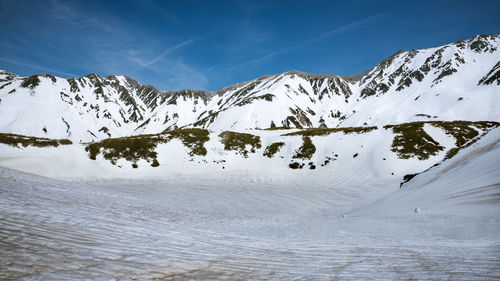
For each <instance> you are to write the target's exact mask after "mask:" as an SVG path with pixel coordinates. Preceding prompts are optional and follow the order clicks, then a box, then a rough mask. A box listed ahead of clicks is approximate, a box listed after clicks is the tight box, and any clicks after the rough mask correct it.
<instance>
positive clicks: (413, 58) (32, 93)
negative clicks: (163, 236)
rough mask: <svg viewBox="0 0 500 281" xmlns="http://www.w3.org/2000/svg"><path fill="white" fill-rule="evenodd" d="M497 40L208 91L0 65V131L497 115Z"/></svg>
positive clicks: (71, 133)
mask: <svg viewBox="0 0 500 281" xmlns="http://www.w3.org/2000/svg"><path fill="white" fill-rule="evenodd" d="M499 46H500V36H499V35H478V36H474V37H473V38H470V39H466V40H460V41H457V42H454V43H451V44H447V45H444V46H440V47H433V48H427V49H417V50H410V51H398V52H397V53H395V54H394V55H392V56H390V57H388V58H386V59H384V60H382V61H381V62H380V63H378V64H377V65H376V66H374V67H373V68H372V69H370V70H368V71H366V72H364V73H361V74H356V75H348V76H338V75H335V74H325V75H317V74H310V73H305V72H301V71H297V70H290V71H287V72H285V73H280V74H274V75H265V76H261V77H259V78H257V79H254V80H251V81H246V82H243V83H238V84H233V85H230V86H227V87H225V88H222V89H220V90H217V91H213V92H212V91H202V90H194V89H184V90H181V91H160V90H158V89H156V88H154V87H153V86H151V85H143V84H141V83H140V82H138V81H136V80H134V79H133V78H130V77H127V76H114V75H109V76H100V75H98V74H96V73H93V74H89V75H86V76H83V77H75V78H67V79H65V78H59V77H55V76H53V75H50V74H36V75H32V76H29V77H20V76H17V75H15V74H12V73H10V72H8V71H5V70H2V71H0V131H1V132H11V133H19V134H24V135H33V136H41V137H53V138H70V139H73V140H82V141H89V140H93V139H102V138H107V137H118V136H126V135H131V134H142V133H158V132H162V131H165V130H172V129H175V128H182V127H199V128H208V129H211V130H245V129H256V128H261V129H262V128H269V127H271V125H272V124H274V125H275V126H285V127H297V128H307V127H336V126H363V125H383V124H395V123H401V122H408V121H415V120H428V119H437V118H439V119H442V120H457V119H464V120H492V121H498V120H500V112H498V110H497V109H498V108H499V107H500V104H499V101H498V95H499V94H500V87H499V85H500V67H499V65H500V51H499Z"/></svg>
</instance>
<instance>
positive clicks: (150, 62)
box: [132, 37, 201, 67]
mask: <svg viewBox="0 0 500 281" xmlns="http://www.w3.org/2000/svg"><path fill="white" fill-rule="evenodd" d="M200 38H201V37H196V38H193V39H189V40H186V41H183V42H181V43H179V44H177V45H175V46H172V47H169V48H167V49H165V50H164V51H163V52H162V53H161V54H160V55H159V56H157V57H155V58H154V59H152V60H150V61H147V62H142V60H140V59H138V58H137V57H134V58H133V59H132V60H133V61H135V62H136V63H138V64H139V65H140V66H141V67H148V66H150V65H152V64H155V63H156V62H158V61H159V60H161V59H162V58H163V57H165V56H166V55H167V54H169V53H171V52H173V51H175V50H178V49H181V48H182V47H184V46H187V45H189V44H191V43H193V42H195V41H196V40H198V39H200Z"/></svg>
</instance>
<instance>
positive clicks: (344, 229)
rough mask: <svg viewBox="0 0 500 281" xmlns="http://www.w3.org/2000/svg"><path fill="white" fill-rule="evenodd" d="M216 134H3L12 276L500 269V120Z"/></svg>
mask: <svg viewBox="0 0 500 281" xmlns="http://www.w3.org/2000/svg"><path fill="white" fill-rule="evenodd" d="M405 128H406V129H408V128H411V130H412V132H413V133H415V132H417V133H416V136H417V137H418V138H417V140H418V141H416V142H409V141H408V140H409V139H412V140H415V135H414V134H413V135H412V137H411V138H409V139H408V135H407V134H406V133H405V132H407V131H405ZM457 128H461V130H455V129H457ZM472 130H473V131H476V132H477V134H471V133H470V132H471V131H472ZM457 131H459V132H461V133H457ZM200 132H201V133H200ZM203 132H204V131H203V130H201V131H190V130H187V131H186V130H184V131H183V130H179V131H175V132H174V133H165V134H159V135H150V136H149V138H151V139H157V140H158V139H161V140H165V141H164V142H163V141H161V142H158V143H157V144H156V146H154V147H153V149H152V150H151V151H149V152H155V153H156V155H155V157H154V159H156V160H157V162H158V166H156V165H153V163H154V161H153V159H152V158H148V156H151V154H148V153H142V154H133V155H128V154H123V151H127V150H121V149H120V148H121V147H122V146H120V145H116V144H115V145H114V146H113V145H110V143H106V142H99V143H72V144H64V143H65V142H64V141H62V142H61V141H59V142H61V143H57V142H56V143H57V145H45V144H41V143H44V142H47V140H46V139H41V138H28V137H24V138H23V137H20V136H17V137H15V136H14V137H13V136H12V135H9V136H10V138H9V140H10V142H9V144H7V141H5V140H6V138H5V136H4V138H3V140H4V143H3V144H0V146H1V147H0V151H1V152H2V153H1V156H0V166H1V167H2V168H1V170H0V179H1V180H0V192H1V196H0V235H1V236H0V238H1V239H0V251H1V252H2V255H1V257H0V262H1V263H0V279H3V280H11V279H16V280H74V279H93V280H94V279H95V280H270V279H271V280H290V279H298V280H359V279H370V280H388V279H398V280H399V279H418V280H494V279H498V278H500V271H499V268H500V238H499V235H498V234H499V233H500V221H499V217H498V214H499V211H500V205H499V202H500V201H499V200H500V198H499V195H498V194H499V189H500V184H499V182H500V161H498V159H500V128H499V127H498V124H497V123H495V122H462V123H460V122H434V123H432V122H416V123H415V122H414V123H408V124H407V125H406V127H405V126H403V125H399V127H398V126H386V128H382V127H378V128H371V129H366V128H365V129H362V130H361V129H352V128H351V129H345V130H340V129H336V130H333V129H321V130H319V129H314V130H311V129H309V130H298V129H284V128H278V129H273V130H252V131H245V132H244V133H243V132H240V133H237V132H232V134H229V135H228V133H226V134H224V133H219V132H211V131H207V132H206V134H207V135H206V136H207V137H206V138H204V137H203V136H205V135H204V133H203ZM464 132H469V133H468V134H467V133H464ZM197 134H198V137H196V136H197ZM239 134H243V135H239ZM200 135H201V137H199V136H200ZM189 137H191V138H189ZM257 137H258V142H257ZM428 137H430V138H431V140H432V141H431V140H430V139H429V138H428ZM207 138H208V139H207ZM26 139H29V140H30V141H29V142H28V144H26V146H24V143H26V142H27V141H26ZM200 139H201V143H202V146H201V147H203V148H204V150H203V149H201V148H200V146H199V144H200ZM308 140H309V141H310V142H309V141H308ZM402 140H406V141H402ZM123 141H125V140H123ZM129 141H130V140H126V143H127V145H131V146H133V142H132V143H130V142H129ZM141 141H143V142H144V140H141ZM433 141H434V142H435V143H433ZM108 142H109V141H108ZM13 143H15V144H13ZM120 143H121V142H120ZM146 143H148V142H146ZM242 143H243V144H244V145H243V146H241V144H242ZM275 143H283V144H282V145H274V146H273V144H275ZM52 144H53V143H52ZM92 145H93V147H94V148H93V149H92V148H90V149H89V148H88V147H91V146H92ZM311 145H312V147H314V149H313V148H312V147H311ZM415 145H420V147H425V149H422V148H421V149H416V150H406V149H405V148H408V147H412V146H415ZM226 146H228V147H226ZM276 146H278V148H275V147H276ZM96 147H98V148H99V149H98V151H97V152H95V150H97V148H96ZM273 147H274V148H273ZM86 148H87V149H86ZM92 151H94V152H95V153H94V155H92ZM450 151H451V152H450ZM92 156H94V157H92ZM136 156H137V157H138V158H137V159H135V158H134V157H136ZM143 156H144V157H143ZM127 157H128V158H127ZM92 158H93V159H92ZM94 159H95V160H94ZM127 159H128V160H127ZM293 163H297V165H292V164H293ZM310 163H313V164H310ZM133 164H136V166H133ZM153 166H154V167H153ZM313 166H314V167H313ZM407 175H412V176H413V177H411V179H409V180H408V178H409V177H408V176H407ZM403 178H406V180H408V181H407V182H405V183H403V184H401V183H402V182H403Z"/></svg>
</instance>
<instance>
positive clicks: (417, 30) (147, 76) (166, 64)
mask: <svg viewBox="0 0 500 281" xmlns="http://www.w3.org/2000/svg"><path fill="white" fill-rule="evenodd" d="M498 11H500V1H304V0H301V1H270V0H269V1H251V0H246V1H190V0H183V1H147V0H121V1H93V0H85V1H62V0H46V1H24V0H0V68H1V69H6V70H8V71H10V72H14V73H17V74H20V75H31V74H34V73H52V74H54V75H57V76H62V77H71V76H83V75H86V74H89V73H98V74H100V75H111V74H116V75H127V76H130V77H132V78H135V79H137V80H138V81H139V82H141V83H144V84H151V85H153V86H155V87H157V88H159V89H162V90H179V89H183V88H194V89H204V90H217V89H219V88H222V87H224V86H227V85H230V84H233V83H239V82H242V81H247V80H251V79H254V78H257V77H259V76H262V75H266V74H275V73H280V72H285V71H287V70H291V69H297V70H301V71H305V72H310V73H316V74H327V73H331V74H339V75H348V74H356V73H360V72H363V71H365V70H367V69H369V68H371V67H372V66H374V65H375V64H377V63H378V62H380V61H381V60H382V59H384V58H386V57H388V56H390V55H391V54H393V53H395V52H396V51H398V50H400V49H403V50H410V49H418V48H426V47H432V46H438V45H443V44H447V43H450V42H453V41H457V40H460V39H465V38H469V37H472V36H474V35H476V34H481V33H500V16H498Z"/></svg>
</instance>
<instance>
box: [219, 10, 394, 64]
mask: <svg viewBox="0 0 500 281" xmlns="http://www.w3.org/2000/svg"><path fill="white" fill-rule="evenodd" d="M384 16H385V14H378V15H375V16H370V17H367V18H363V19H360V20H357V21H353V22H350V23H348V24H346V25H342V26H339V27H337V28H335V29H332V30H328V31H326V32H323V33H321V34H320V35H318V36H314V37H310V38H308V39H306V40H304V41H303V42H300V43H297V44H295V45H291V46H288V47H285V48H281V49H278V50H276V51H273V52H270V53H268V54H267V55H264V56H262V57H259V58H256V59H253V60H249V61H246V62H243V63H240V64H237V65H235V66H232V67H229V68H228V69H227V70H225V71H224V72H227V71H233V70H235V69H238V68H240V67H242V66H246V65H250V64H254V63H259V62H263V61H266V60H268V59H270V58H272V57H274V56H276V55H278V54H281V53H284V52H287V51H289V50H292V49H296V48H299V47H302V46H304V45H307V44H310V43H313V42H317V41H321V40H325V39H327V38H330V37H332V36H335V35H338V34H341V33H345V32H349V31H353V30H356V29H358V28H360V27H363V26H366V25H368V24H371V23H375V22H377V21H380V20H381V19H382V18H383V17H384Z"/></svg>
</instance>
